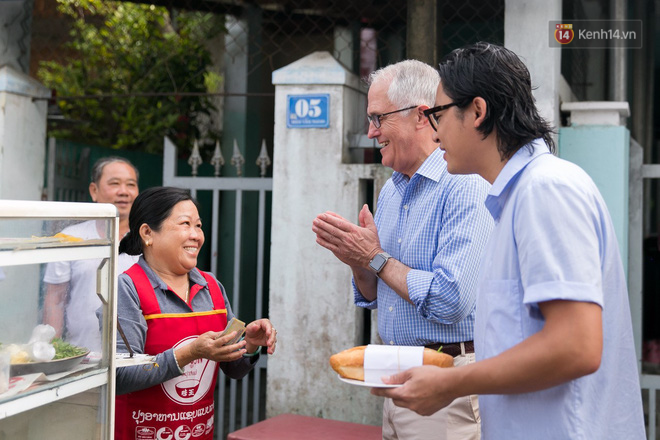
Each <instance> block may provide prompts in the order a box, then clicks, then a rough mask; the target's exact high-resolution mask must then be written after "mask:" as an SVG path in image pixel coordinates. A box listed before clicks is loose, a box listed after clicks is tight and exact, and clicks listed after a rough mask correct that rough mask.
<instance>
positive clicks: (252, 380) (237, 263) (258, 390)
mask: <svg viewBox="0 0 660 440" xmlns="http://www.w3.org/2000/svg"><path fill="white" fill-rule="evenodd" d="M218 151H219V150H218ZM163 154H164V160H163V185H165V186H175V187H179V188H186V189H189V190H190V192H191V195H192V196H193V197H197V192H198V191H210V192H212V209H211V212H212V224H211V243H210V246H211V271H212V272H214V273H217V272H216V270H217V267H218V255H219V249H218V235H219V224H220V221H221V218H220V214H219V213H220V195H221V193H222V192H233V193H235V195H236V198H235V205H236V206H235V218H234V221H235V230H234V255H233V261H234V269H233V288H232V292H227V295H228V296H230V301H231V307H232V310H233V311H234V314H235V315H236V316H238V317H239V318H240V317H241V307H240V306H241V297H242V295H243V298H245V295H246V292H241V285H240V275H241V269H242V268H241V236H242V233H241V232H242V231H241V226H242V225H243V223H244V219H243V210H242V207H243V194H244V192H246V191H256V192H258V195H259V197H258V210H257V212H258V221H257V224H258V233H257V265H256V279H257V281H256V289H255V290H256V291H255V292H254V295H255V311H254V313H255V315H254V316H256V317H257V318H261V317H263V312H264V285H263V278H264V270H265V267H266V257H265V253H266V252H265V250H266V249H265V246H266V243H265V241H266V240H265V236H266V223H267V220H269V219H270V212H268V210H267V209H266V196H267V193H270V192H272V189H273V179H272V178H267V177H219V168H220V165H221V164H223V163H224V159H223V158H222V156H221V155H220V156H218V155H216V156H215V157H214V158H213V159H212V160H211V163H212V164H214V166H215V168H216V176H215V177H199V176H197V171H196V170H197V166H199V164H201V158H200V157H199V155H198V154H196V152H195V150H193V153H192V155H191V156H190V160H189V164H190V165H191V167H192V176H186V177H184V176H177V175H176V163H177V160H176V157H177V154H176V146H175V145H174V144H173V143H172V141H171V140H170V139H169V138H165V141H164V151H163ZM218 154H219V153H218ZM236 154H237V155H236V156H235V157H234V158H232V164H235V166H237V167H241V166H242V164H243V163H244V160H242V157H241V156H240V153H238V152H236ZM257 162H258V166H260V167H261V169H262V173H261V174H262V175H265V167H266V166H268V165H269V164H270V158H269V157H268V156H267V154H266V149H265V148H262V155H261V156H259V160H258V161H257ZM237 175H238V176H241V175H242V172H241V171H240V169H239V170H237ZM241 293H242V295H241ZM248 294H249V293H248ZM244 313H245V312H244ZM267 363H268V359H267V355H265V354H262V355H261V356H260V359H259V361H258V362H257V364H256V365H255V368H254V370H252V371H251V372H250V374H249V375H247V376H246V377H245V378H243V379H241V380H238V381H237V380H230V379H228V378H226V377H225V376H224V374H223V373H222V371H220V372H219V377H218V384H219V386H218V390H217V391H218V395H217V401H216V402H217V407H216V427H215V428H216V429H215V433H216V434H215V435H216V438H218V439H224V438H225V437H226V435H227V434H228V433H230V432H232V431H234V430H235V429H238V428H242V427H245V426H247V425H250V424H254V423H257V422H258V421H260V420H262V419H263V418H264V417H265V404H266V401H265V372H266V366H267ZM250 413H251V414H250Z"/></svg>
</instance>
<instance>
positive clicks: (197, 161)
mask: <svg viewBox="0 0 660 440" xmlns="http://www.w3.org/2000/svg"><path fill="white" fill-rule="evenodd" d="M202 162H203V161H202V156H201V155H200V154H199V145H198V144H197V139H195V142H194V143H193V150H192V154H191V155H190V158H188V165H190V167H191V168H192V175H193V176H197V168H199V166H200V165H201V164H202Z"/></svg>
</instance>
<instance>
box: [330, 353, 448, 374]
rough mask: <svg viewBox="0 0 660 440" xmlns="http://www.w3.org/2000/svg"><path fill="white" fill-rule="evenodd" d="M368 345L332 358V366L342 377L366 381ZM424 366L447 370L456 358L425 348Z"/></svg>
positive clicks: (337, 354)
mask: <svg viewBox="0 0 660 440" xmlns="http://www.w3.org/2000/svg"><path fill="white" fill-rule="evenodd" d="M366 348H367V346H366V345H361V346H359V347H353V348H349V349H348V350H344V351H341V352H339V353H336V354H333V355H332V356H330V366H331V367H332V369H333V370H335V371H336V372H337V373H338V374H339V375H340V376H341V377H343V378H346V379H354V380H362V381H364V350H365V349H366ZM423 363H424V365H435V366H437V367H441V368H446V367H452V366H454V358H453V357H451V356H449V355H448V354H446V353H441V352H438V351H435V350H431V349H430V348H424V361H423Z"/></svg>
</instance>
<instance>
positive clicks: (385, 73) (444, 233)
mask: <svg viewBox="0 0 660 440" xmlns="http://www.w3.org/2000/svg"><path fill="white" fill-rule="evenodd" d="M438 82H439V76H438V73H437V72H436V70H435V69H433V68H432V67H431V66H428V65H426V64H424V63H422V62H419V61H414V60H407V61H402V62H400V63H396V64H393V65H390V66H387V67H385V68H383V69H380V70H378V71H376V72H373V73H372V74H371V76H370V77H369V85H370V87H369V93H368V107H367V118H368V119H369V122H370V123H369V133H368V136H369V138H372V139H373V138H375V139H377V140H378V143H379V144H380V146H381V154H382V163H383V165H385V166H388V167H391V168H392V169H393V170H394V173H393V175H392V177H391V178H390V179H389V180H388V181H387V182H386V184H385V186H384V187H383V189H382V191H381V193H380V195H379V197H378V205H377V211H376V217H375V219H374V217H373V216H372V214H371V212H370V211H369V208H368V207H367V206H366V205H365V206H364V207H363V208H362V210H361V211H360V214H359V225H355V224H353V223H352V222H350V221H348V220H346V219H344V218H342V217H340V216H339V215H337V214H335V213H332V212H326V213H323V214H320V215H319V216H318V217H317V218H316V219H315V220H314V222H313V226H312V230H313V231H314V232H315V233H316V235H317V240H316V241H317V243H319V244H320V245H321V246H323V247H325V248H327V249H329V250H330V251H332V252H333V253H334V255H335V256H336V257H337V258H339V259H340V260H341V261H342V262H344V263H345V264H347V265H349V266H350V267H351V269H352V271H353V281H354V297H355V304H356V305H357V306H359V307H366V308H369V309H375V308H376V307H377V308H378V331H379V334H380V337H381V339H382V340H383V342H384V343H385V344H390V345H414V346H427V347H433V348H435V349H437V348H438V347H440V346H442V350H443V352H445V353H447V354H450V355H452V356H454V365H464V364H467V363H471V362H474V345H473V342H472V340H473V326H474V316H475V282H476V277H477V268H478V265H479V260H480V256H481V253H482V249H483V247H484V245H485V243H486V240H487V238H488V235H489V233H490V231H491V229H492V224H493V222H492V219H491V218H490V216H489V214H488V212H487V210H486V209H485V206H484V201H485V199H486V195H487V193H488V189H489V187H490V185H488V183H487V182H486V181H485V180H484V179H482V178H481V177H479V176H476V175H473V176H453V175H451V174H449V173H448V172H447V164H446V162H445V160H444V158H443V153H442V151H441V150H440V149H438V145H437V144H436V143H435V142H434V141H433V139H432V134H433V129H432V128H431V126H430V125H429V121H428V119H427V118H426V117H425V116H424V110H426V109H428V108H430V107H431V106H433V105H434V103H435V94H436V90H437V86H438ZM480 430H481V427H480V416H479V405H478V401H477V396H475V395H472V396H466V397H462V398H460V399H456V400H455V401H454V402H453V403H452V404H451V405H449V406H448V407H447V408H445V409H443V410H441V411H438V412H436V413H435V414H433V415H432V416H430V417H422V416H420V415H418V414H416V413H415V412H413V411H410V410H407V409H404V408H399V407H396V406H395V405H394V404H393V403H392V400H391V399H386V400H385V402H384V407H383V438H384V439H422V438H433V439H460V440H465V439H479V438H480Z"/></svg>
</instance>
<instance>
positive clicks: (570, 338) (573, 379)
mask: <svg viewBox="0 0 660 440" xmlns="http://www.w3.org/2000/svg"><path fill="white" fill-rule="evenodd" d="M439 70H440V77H441V83H440V85H439V86H438V94H437V96H436V107H434V108H432V109H429V110H427V111H426V112H425V114H426V115H427V116H428V118H429V122H430V123H431V125H432V126H433V127H434V128H435V129H436V134H435V139H436V140H437V141H440V142H441V148H442V149H443V150H444V151H445V159H446V160H447V167H448V169H449V171H450V172H452V173H458V174H463V173H474V172H476V173H479V174H480V175H481V176H482V177H484V178H485V179H486V180H488V181H489V182H492V184H493V186H492V188H491V190H490V193H489V195H488V199H487V201H486V206H487V207H488V210H489V211H490V213H491V215H492V216H493V218H494V220H495V228H494V229H493V233H492V235H491V238H490V240H489V243H488V245H487V247H486V250H485V251H484V258H483V261H482V265H481V269H480V277H479V288H478V294H477V295H478V300H477V316H476V321H475V349H476V353H477V362H476V363H474V364H471V365H468V366H465V367H461V368H450V369H438V368H427V367H420V368H417V369H411V370H408V371H406V372H404V373H401V374H399V375H395V376H392V377H391V378H389V380H388V382H391V383H404V385H403V386H402V387H400V388H396V389H394V390H374V391H372V392H374V393H375V394H378V395H385V396H389V397H391V398H393V399H394V402H395V404H397V405H401V406H404V407H407V408H411V409H414V410H415V411H417V412H419V413H420V414H429V413H432V412H434V411H437V409H438V408H442V407H443V406H445V405H447V404H448V403H449V402H451V401H452V400H453V399H454V398H456V397H459V396H462V395H466V394H475V393H476V394H479V400H480V408H481V415H482V428H483V436H484V439H506V440H510V439H530V438H533V439H535V440H539V439H541V440H543V439H548V440H555V439H571V440H591V439H599V440H602V439H612V440H614V439H617V440H618V439H623V438H625V439H643V438H645V434H644V420H643V412H642V402H641V392H640V387H639V377H638V371H637V365H636V356H635V350H634V343H633V336H632V325H631V318H630V310H629V305H628V295H627V290H626V282H625V277H624V273H623V266H622V263H621V258H620V256H619V247H618V245H617V241H616V236H615V233H614V229H613V226H612V222H611V219H610V216H609V213H608V211H607V207H606V206H605V203H604V201H603V199H602V197H601V195H600V193H599V192H598V189H597V188H596V186H595V184H594V183H593V181H592V180H591V178H589V176H588V175H587V174H586V173H585V172H584V171H583V170H582V169H580V168H579V167H578V166H576V165H574V164H572V163H569V162H567V161H564V160H561V159H559V158H557V157H555V156H554V155H552V154H551V152H552V151H553V150H554V143H553V140H552V138H551V136H550V135H551V130H550V127H549V125H548V124H547V122H546V121H544V120H543V119H542V118H541V117H540V116H539V114H538V112H537V110H536V108H535V105H534V100H533V96H532V91H531V80H530V77H529V72H528V71H527V68H526V67H525V65H524V64H523V63H522V61H520V59H519V58H518V57H517V56H516V55H515V54H514V53H513V52H511V51H509V50H507V49H505V48H503V47H500V46H494V45H490V44H486V43H478V44H476V45H473V46H468V47H466V48H463V49H457V50H456V51H454V52H452V54H450V55H449V57H448V58H447V59H446V60H445V61H443V63H442V64H441V65H440V69H439Z"/></svg>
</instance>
